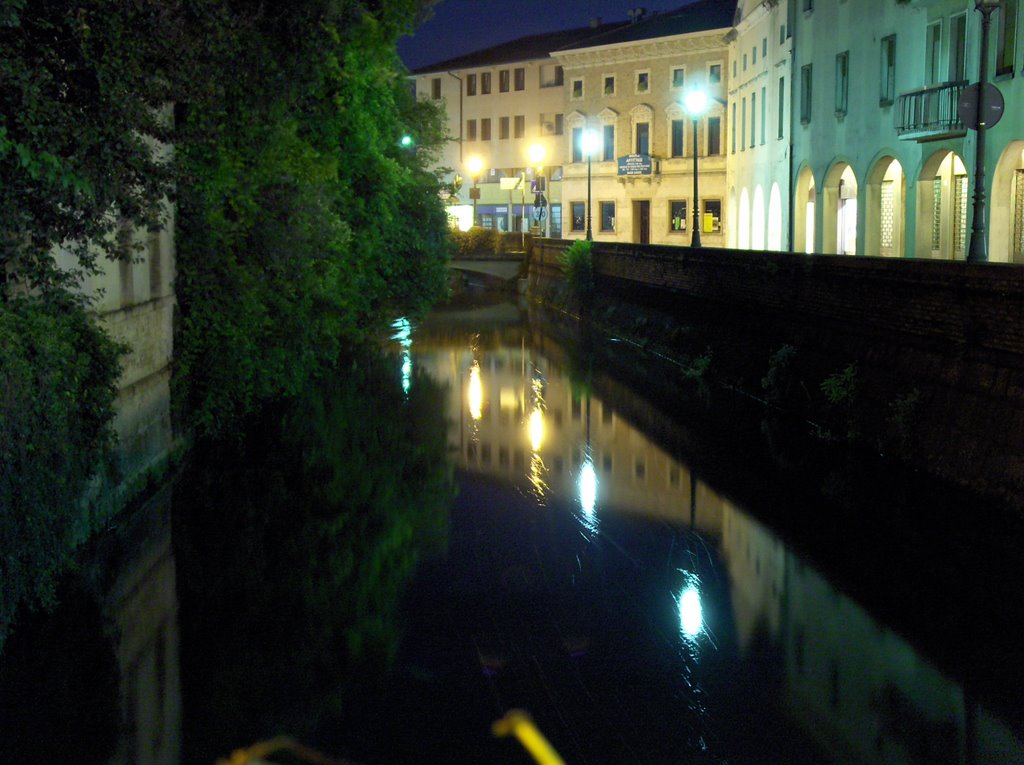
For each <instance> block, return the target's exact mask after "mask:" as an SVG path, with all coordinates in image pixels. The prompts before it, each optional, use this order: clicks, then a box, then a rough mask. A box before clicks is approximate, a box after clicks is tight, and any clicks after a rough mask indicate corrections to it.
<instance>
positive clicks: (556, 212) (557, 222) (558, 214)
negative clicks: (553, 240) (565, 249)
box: [551, 203, 562, 236]
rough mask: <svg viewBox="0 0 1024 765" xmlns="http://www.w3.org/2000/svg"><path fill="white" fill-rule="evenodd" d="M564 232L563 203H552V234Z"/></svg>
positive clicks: (556, 234) (558, 234) (559, 234)
mask: <svg viewBox="0 0 1024 765" xmlns="http://www.w3.org/2000/svg"><path fill="white" fill-rule="evenodd" d="M561 234H562V205H560V204H555V203H552V205H551V236H561Z"/></svg>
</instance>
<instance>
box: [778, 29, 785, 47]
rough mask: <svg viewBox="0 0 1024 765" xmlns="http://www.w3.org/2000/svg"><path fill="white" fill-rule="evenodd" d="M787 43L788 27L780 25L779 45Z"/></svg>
mask: <svg viewBox="0 0 1024 765" xmlns="http://www.w3.org/2000/svg"><path fill="white" fill-rule="evenodd" d="M785 42H786V25H785V24H779V45H782V44H784V43H785Z"/></svg>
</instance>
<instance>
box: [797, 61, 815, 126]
mask: <svg viewBox="0 0 1024 765" xmlns="http://www.w3.org/2000/svg"><path fill="white" fill-rule="evenodd" d="M811 85H812V82H811V65H810V64H804V65H803V66H802V67H800V122H801V123H802V124H804V125H806V124H807V123H808V122H810V121H811Z"/></svg>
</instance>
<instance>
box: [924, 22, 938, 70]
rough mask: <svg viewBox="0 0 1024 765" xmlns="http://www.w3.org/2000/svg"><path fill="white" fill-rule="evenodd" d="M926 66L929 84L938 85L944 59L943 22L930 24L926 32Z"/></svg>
mask: <svg viewBox="0 0 1024 765" xmlns="http://www.w3.org/2000/svg"><path fill="white" fill-rule="evenodd" d="M925 35H926V36H925V66H926V69H927V77H928V79H927V82H926V84H927V85H936V84H938V83H939V82H940V81H941V75H940V74H939V65H940V62H941V61H942V22H941V21H936V22H935V23H934V24H929V25H928V29H927V32H926V33H925Z"/></svg>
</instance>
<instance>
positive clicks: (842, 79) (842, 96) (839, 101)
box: [836, 50, 850, 117]
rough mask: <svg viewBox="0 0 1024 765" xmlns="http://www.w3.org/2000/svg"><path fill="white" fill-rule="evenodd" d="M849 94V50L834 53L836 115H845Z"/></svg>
mask: <svg viewBox="0 0 1024 765" xmlns="http://www.w3.org/2000/svg"><path fill="white" fill-rule="evenodd" d="M849 95H850V51H848V50H846V51H843V52H842V53H838V54H836V116H837V117H842V116H845V115H846V106H847V103H848V101H849Z"/></svg>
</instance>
